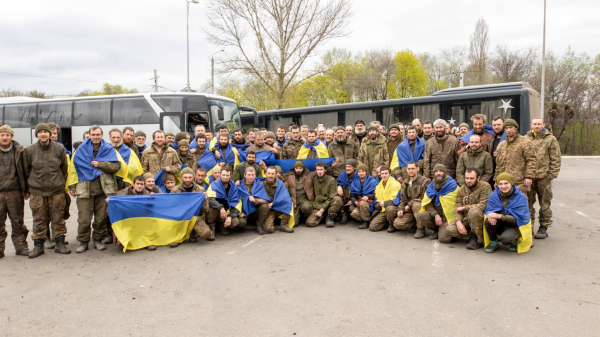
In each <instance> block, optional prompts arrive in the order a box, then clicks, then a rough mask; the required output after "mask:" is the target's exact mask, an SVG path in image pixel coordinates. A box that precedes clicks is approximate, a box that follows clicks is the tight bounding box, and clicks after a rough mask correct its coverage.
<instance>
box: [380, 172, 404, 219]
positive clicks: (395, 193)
mask: <svg viewBox="0 0 600 337" xmlns="http://www.w3.org/2000/svg"><path fill="white" fill-rule="evenodd" d="M401 187H402V184H400V183H399V182H398V181H397V180H396V179H393V178H391V177H390V179H388V181H387V183H386V184H385V187H384V186H383V180H382V181H381V182H379V184H378V185H377V187H375V202H380V201H390V200H391V201H393V202H394V205H396V206H398V204H400V188H401ZM381 211H382V212H385V207H381Z"/></svg>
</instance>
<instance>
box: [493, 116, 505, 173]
mask: <svg viewBox="0 0 600 337" xmlns="http://www.w3.org/2000/svg"><path fill="white" fill-rule="evenodd" d="M492 130H493V131H494V138H493V140H492V141H490V143H491V145H490V154H491V155H492V164H494V172H496V158H498V145H500V143H501V142H502V141H503V140H504V119H503V118H502V117H500V116H497V117H494V119H493V120H492Z"/></svg>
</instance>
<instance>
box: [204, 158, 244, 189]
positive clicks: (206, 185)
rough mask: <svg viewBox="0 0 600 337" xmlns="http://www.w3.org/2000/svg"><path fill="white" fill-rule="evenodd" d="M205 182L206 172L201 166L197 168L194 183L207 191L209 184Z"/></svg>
mask: <svg viewBox="0 0 600 337" xmlns="http://www.w3.org/2000/svg"><path fill="white" fill-rule="evenodd" d="M240 164H241V163H240ZM205 180H206V170H205V169H204V168H202V167H200V166H198V167H196V171H195V174H194V181H195V182H196V184H198V185H200V186H202V187H204V189H207V188H208V184H206V181H205Z"/></svg>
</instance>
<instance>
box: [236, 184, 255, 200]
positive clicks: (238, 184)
mask: <svg viewBox="0 0 600 337" xmlns="http://www.w3.org/2000/svg"><path fill="white" fill-rule="evenodd" d="M240 184H241V182H240V181H239V180H238V181H236V182H235V186H240ZM250 198H252V197H250Z"/></svg>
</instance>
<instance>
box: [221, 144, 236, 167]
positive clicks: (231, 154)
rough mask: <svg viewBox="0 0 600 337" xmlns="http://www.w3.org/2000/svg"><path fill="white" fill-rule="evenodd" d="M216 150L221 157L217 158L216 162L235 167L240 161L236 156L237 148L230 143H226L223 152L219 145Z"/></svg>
mask: <svg viewBox="0 0 600 337" xmlns="http://www.w3.org/2000/svg"><path fill="white" fill-rule="evenodd" d="M217 151H219V153H220V154H221V157H220V158H219V159H217V163H225V164H227V165H231V166H233V167H236V166H237V164H239V163H240V160H239V158H238V150H237V149H236V148H235V147H233V146H231V144H229V145H227V148H226V149H225V153H223V149H221V147H220V146H219V147H217Z"/></svg>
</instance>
